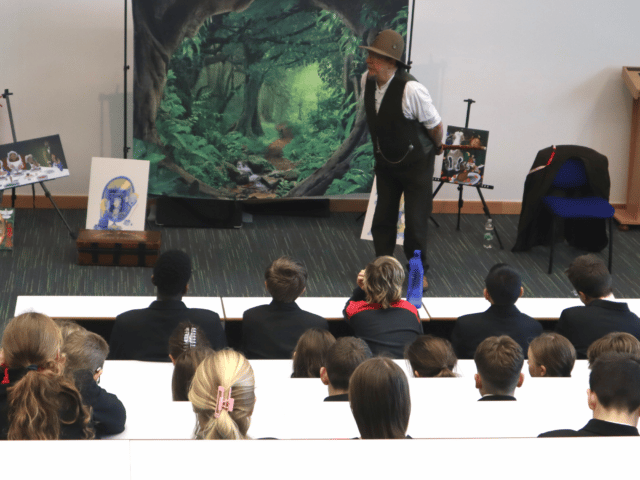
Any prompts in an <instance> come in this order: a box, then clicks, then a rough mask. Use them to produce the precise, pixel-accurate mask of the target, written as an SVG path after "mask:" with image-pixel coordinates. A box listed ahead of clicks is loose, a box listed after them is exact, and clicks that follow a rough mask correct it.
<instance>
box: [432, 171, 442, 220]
mask: <svg viewBox="0 0 640 480" xmlns="http://www.w3.org/2000/svg"><path fill="white" fill-rule="evenodd" d="M434 180H435V178H434ZM442 185H444V182H443V181H440V184H439V185H438V186H437V187H436V191H435V192H433V195H432V196H431V198H436V195H437V194H438V192H439V191H440V189H441V188H442ZM429 220H431V221H432V222H433V224H434V225H435V226H436V227H438V228H440V224H439V223H438V222H437V221H436V219H435V218H433V217H432V216H429Z"/></svg>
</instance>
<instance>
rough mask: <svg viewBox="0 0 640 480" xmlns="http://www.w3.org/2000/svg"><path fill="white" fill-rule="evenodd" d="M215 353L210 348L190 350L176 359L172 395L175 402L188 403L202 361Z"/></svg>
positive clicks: (172, 379) (172, 378)
mask: <svg viewBox="0 0 640 480" xmlns="http://www.w3.org/2000/svg"><path fill="white" fill-rule="evenodd" d="M212 353H214V351H213V350H212V349H211V348H209V347H196V348H190V349H188V350H186V351H184V352H182V353H181V354H180V355H178V358H176V363H175V365H174V366H173V376H172V377H171V395H172V396H173V401H174V402H188V401H189V388H190V387H191V381H192V380H193V376H194V375H195V373H196V370H197V369H198V366H199V365H200V364H201V363H202V361H203V360H204V359H205V358H207V357H208V356H209V355H211V354H212Z"/></svg>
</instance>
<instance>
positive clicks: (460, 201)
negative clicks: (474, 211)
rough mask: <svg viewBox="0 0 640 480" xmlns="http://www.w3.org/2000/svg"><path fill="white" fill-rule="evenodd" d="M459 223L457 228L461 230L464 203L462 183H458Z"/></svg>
mask: <svg viewBox="0 0 640 480" xmlns="http://www.w3.org/2000/svg"><path fill="white" fill-rule="evenodd" d="M458 192H460V193H459V194H458V224H457V225H456V230H460V211H461V210H462V206H463V205H464V200H463V199H462V185H458Z"/></svg>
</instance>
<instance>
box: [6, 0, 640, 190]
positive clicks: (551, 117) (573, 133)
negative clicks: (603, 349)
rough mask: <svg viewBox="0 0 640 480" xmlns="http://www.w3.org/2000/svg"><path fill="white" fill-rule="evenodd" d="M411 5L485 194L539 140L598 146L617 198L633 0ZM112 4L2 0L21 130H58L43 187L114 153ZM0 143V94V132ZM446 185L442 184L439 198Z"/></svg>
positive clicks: (525, 161) (505, 180)
mask: <svg viewBox="0 0 640 480" xmlns="http://www.w3.org/2000/svg"><path fill="white" fill-rule="evenodd" d="M256 1H260V0H256ZM416 4H417V5H416V22H415V33H414V41H413V54H412V59H413V61H414V69H413V71H412V73H413V74H414V75H415V76H416V77H418V78H419V79H420V80H421V81H422V82H423V83H424V84H425V85H426V86H427V88H428V89H429V90H430V92H431V94H432V96H433V98H434V102H435V104H436V106H437V107H438V109H439V110H440V113H441V114H442V117H443V119H444V122H445V124H446V125H449V124H452V125H463V124H464V120H465V113H466V104H465V103H463V100H464V99H465V98H473V99H474V100H476V101H477V103H476V104H474V105H473V107H472V109H471V122H470V126H472V127H475V128H480V129H486V130H489V131H490V136H489V148H488V155H487V162H488V165H487V172H486V179H485V180H486V183H489V184H492V185H494V186H495V187H496V188H495V190H493V191H485V196H486V197H487V198H488V199H491V200H507V201H519V200H521V197H522V186H523V184H524V179H525V176H526V173H527V171H528V170H529V168H530V166H531V163H532V162H533V159H534V157H535V154H536V152H537V151H538V150H540V149H542V148H544V147H546V146H549V145H551V144H569V143H575V144H580V145H586V146H589V147H592V148H595V149H596V150H598V151H600V152H602V153H604V154H605V155H607V156H608V157H609V162H610V167H609V170H610V173H611V179H612V195H611V200H612V201H613V202H624V199H625V194H626V173H627V162H628V149H629V146H628V145H629V129H630V119H631V96H630V94H629V93H628V91H627V89H626V87H625V86H624V84H623V82H622V79H621V69H622V66H623V65H626V66H634V65H636V66H637V65H638V63H640V60H638V45H640V29H638V28H637V19H638V18H640V2H638V1H637V0H619V1H613V2H609V3H605V2H601V1H595V0H581V1H579V0H555V1H554V0H538V1H536V2H525V1H522V0H516V1H513V0H511V1H507V0H485V1H482V2H478V1H472V0H433V1H431V0H417V1H416ZM123 10H124V3H123V2H116V1H105V0H93V1H86V0H65V1H56V2H53V1H51V0H28V1H24V0H2V14H1V15H0V35H1V38H2V44H1V47H0V89H1V90H4V89H5V88H8V89H10V90H11V91H12V92H14V94H15V95H14V96H12V97H11V105H12V108H13V112H14V117H15V125H16V134H17V136H18V140H24V139H27V138H34V137H40V136H45V135H52V134H56V133H59V134H60V136H61V138H62V143H63V147H64V150H65V154H66V157H67V162H68V164H69V167H70V170H71V176H70V177H69V178H67V179H63V180H58V181H55V182H50V183H49V188H50V190H51V191H52V193H54V194H60V195H62V194H68V195H87V193H88V182H89V165H90V161H91V157H92V156H102V157H122V145H123V140H122V111H123V99H122V92H123V72H122V65H123V26H124V25H123ZM129 12H131V9H130V8H129ZM132 24H133V21H132V19H131V18H130V19H129V31H130V37H129V42H130V43H129V59H130V60H129V63H130V65H133V48H132V45H133V33H132V30H133V29H132ZM132 80H133V73H132V72H131V74H130V76H129V92H130V94H131V92H132V83H133V82H132ZM0 104H2V105H5V102H4V101H0ZM129 105H130V107H129V122H130V124H131V120H132V118H133V115H132V113H133V110H132V102H131V98H130V99H129ZM10 141H11V131H10V128H9V122H8V118H7V112H6V105H5V107H3V108H0V143H9V142H10ZM129 145H131V141H129ZM130 156H131V155H130ZM438 161H439V160H438ZM438 166H439V165H438ZM20 193H22V192H20ZM456 194H457V192H456V190H455V188H453V187H449V188H443V190H442V191H441V193H439V194H438V198H439V199H454V198H457V197H456ZM465 198H468V199H469V200H475V194H472V193H471V192H469V194H467V195H466V196H465Z"/></svg>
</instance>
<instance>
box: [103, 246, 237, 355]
mask: <svg viewBox="0 0 640 480" xmlns="http://www.w3.org/2000/svg"><path fill="white" fill-rule="evenodd" d="M191 273H192V265H191V258H190V257H189V255H188V254H187V253H186V252H183V251H181V250H169V251H167V252H164V253H163V254H162V255H160V257H158V260H157V262H156V264H155V265H154V267H153V275H152V277H151V283H153V285H154V286H155V287H156V294H157V300H156V301H154V302H153V303H151V305H149V307H147V308H142V309H136V310H130V311H128V312H124V313H121V314H120V315H118V316H117V317H116V321H115V323H114V325H113V330H112V331H111V337H110V340H109V347H110V353H109V358H110V359H112V360H140V361H154V362H167V361H169V357H168V353H169V352H168V349H167V345H168V342H169V337H171V334H172V333H173V331H174V330H175V329H176V327H177V326H178V324H180V322H184V321H189V322H192V323H194V324H196V325H198V326H199V327H200V328H201V329H202V331H203V332H204V334H205V336H206V337H207V339H208V340H209V343H210V344H211V346H212V348H213V349H214V350H220V349H222V348H224V347H226V346H227V339H226V336H225V332H224V327H223V325H222V322H221V321H220V316H219V315H218V314H217V313H215V312H212V311H211V310H206V309H203V308H187V306H186V305H185V304H184V302H183V301H182V297H183V295H185V294H186V293H187V292H188V291H189V280H190V279H191Z"/></svg>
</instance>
